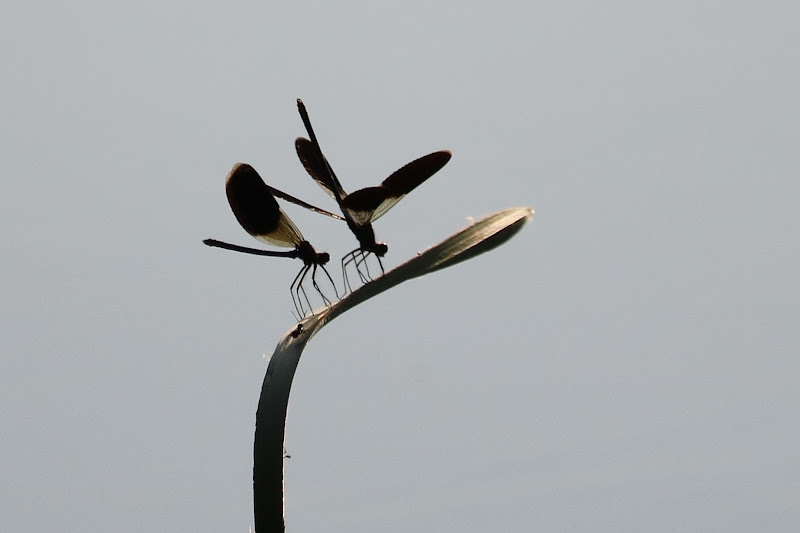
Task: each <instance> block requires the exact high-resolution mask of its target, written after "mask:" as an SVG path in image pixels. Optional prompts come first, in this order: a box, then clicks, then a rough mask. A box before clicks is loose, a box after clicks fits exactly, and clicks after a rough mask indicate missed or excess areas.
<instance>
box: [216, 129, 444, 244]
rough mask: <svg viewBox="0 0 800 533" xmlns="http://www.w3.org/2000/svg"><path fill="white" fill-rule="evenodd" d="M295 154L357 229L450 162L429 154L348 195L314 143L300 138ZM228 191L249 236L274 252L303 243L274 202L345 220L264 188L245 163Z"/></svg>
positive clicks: (228, 183)
mask: <svg viewBox="0 0 800 533" xmlns="http://www.w3.org/2000/svg"><path fill="white" fill-rule="evenodd" d="M295 148H296V150H297V155H298V157H299V158H300V161H301V162H302V164H303V166H304V167H305V169H306V171H307V172H308V173H309V174H310V175H311V177H312V178H314V181H316V182H317V183H318V184H319V186H320V187H322V189H323V190H325V192H327V193H328V194H329V195H330V196H331V197H332V198H334V199H335V200H336V201H337V202H338V203H339V206H340V208H341V210H342V213H343V214H344V215H345V217H346V218H349V219H350V220H351V221H352V222H353V223H355V224H356V225H357V226H364V225H367V224H371V223H372V222H374V221H375V220H377V219H378V218H380V217H381V216H383V215H384V214H385V213H386V212H387V211H389V209H391V208H392V207H393V206H394V205H395V204H396V203H397V202H399V201H400V200H401V199H402V198H403V197H404V196H405V195H406V194H408V193H409V192H411V191H412V190H413V189H414V188H416V187H417V186H418V185H420V184H421V183H422V182H423V181H425V180H426V179H428V178H429V177H430V176H432V175H433V174H435V173H436V172H437V171H438V170H439V169H441V168H442V167H443V166H444V165H445V164H446V163H447V162H448V161H449V160H450V152H447V151H440V152H434V153H432V154H428V155H426V156H423V157H420V158H419V159H416V160H414V161H412V162H411V163H408V164H407V165H405V166H403V167H402V168H400V169H399V170H397V171H395V172H394V173H392V174H391V175H390V176H389V177H388V178H386V179H385V180H383V182H382V183H381V184H380V185H378V186H375V187H366V188H364V189H359V190H357V191H355V192H353V193H352V194H349V195H348V194H347V193H345V191H344V189H342V186H341V184H340V183H339V180H338V178H337V177H336V174H334V172H333V170H332V169H331V167H330V165H329V164H328V162H327V160H326V159H325V156H324V155H322V154H321V153H320V151H319V150H318V149H316V147H315V146H314V145H313V143H312V142H311V141H309V140H308V139H304V138H302V137H300V138H298V139H297V140H296V141H295ZM225 189H226V192H227V195H228V200H229V202H230V204H231V208H232V210H233V212H234V215H236V218H237V220H238V221H239V223H240V224H241V225H242V227H243V228H244V229H245V231H247V232H248V233H249V234H250V235H252V236H253V237H255V238H256V239H258V240H259V241H261V242H264V243H268V244H272V245H275V246H283V247H288V248H294V247H296V246H297V245H298V244H299V243H300V242H302V241H304V240H305V239H304V238H303V235H302V233H300V230H298V229H297V226H295V225H294V223H293V222H292V221H291V219H290V218H289V217H288V216H287V215H286V214H285V213H284V212H283V210H282V209H281V208H280V206H279V205H278V202H277V201H276V200H275V198H274V197H275V196H277V197H278V198H281V199H283V200H286V201H288V202H291V203H294V204H297V205H300V206H302V207H305V208H307V209H310V210H312V211H315V212H317V213H321V214H324V215H327V216H330V217H332V218H336V219H339V220H342V217H341V216H339V215H335V214H333V213H330V212H328V211H325V210H324V209H320V208H318V207H315V206H313V205H311V204H308V203H306V202H303V201H302V200H299V199H297V198H295V197H293V196H290V195H288V194H286V193H284V192H281V191H279V190H277V189H274V188H272V187H270V186H268V185H266V183H264V181H263V180H262V179H261V177H260V176H259V175H258V173H257V172H256V171H255V169H253V167H251V166H250V165H247V164H244V163H238V164H237V165H236V166H234V168H233V170H231V172H230V174H228V178H227V179H226V183H225ZM248 204H250V205H248Z"/></svg>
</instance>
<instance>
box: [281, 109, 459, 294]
mask: <svg viewBox="0 0 800 533" xmlns="http://www.w3.org/2000/svg"><path fill="white" fill-rule="evenodd" d="M297 109H298V111H299V112H300V118H302V120H303V125H304V126H305V128H306V132H308V136H309V139H305V138H303V137H299V138H298V139H297V140H296V141H295V149H296V150H297V156H298V157H299V158H300V162H301V163H302V164H303V166H304V167H305V169H306V171H307V172H308V173H309V174H310V175H311V177H312V178H314V181H316V182H317V184H319V186H320V187H322V189H323V190H324V191H325V192H327V193H328V194H329V195H330V196H331V197H333V198H334V199H335V200H336V203H337V204H339V209H340V210H341V212H342V214H343V215H344V220H345V221H346V222H347V226H348V227H349V228H350V231H352V232H353V235H355V237H356V239H358V244H359V247H358V248H356V249H355V250H353V251H352V252H350V253H348V254H347V255H345V256H344V257H343V258H342V277H343V280H344V283H345V285H346V287H349V285H350V282H349V280H348V279H347V273H346V268H347V266H348V265H349V264H350V263H353V264H354V265H355V268H356V271H357V272H358V275H359V277H360V278H361V281H362V282H366V281H367V280H369V279H370V276H369V269H368V268H367V266H366V258H367V256H368V255H369V254H374V255H375V257H376V258H377V259H378V264H379V265H380V267H381V273H383V272H384V269H383V263H382V262H381V258H382V257H383V256H384V255H386V252H387V251H388V250H389V247H388V246H387V245H386V243H385V242H378V241H377V240H376V239H375V231H374V230H373V228H372V223H373V222H375V221H376V220H377V219H379V218H380V217H382V216H383V215H385V214H386V212H387V211H389V209H391V208H392V207H394V205H395V204H396V203H397V202H399V201H400V200H401V199H402V198H403V197H404V196H405V195H406V194H408V193H410V192H411V191H412V190H414V189H415V188H416V187H417V186H419V185H420V184H422V182H424V181H425V180H427V179H428V178H430V177H431V176H433V175H434V174H435V173H436V172H438V171H439V170H440V169H441V168H442V167H443V166H445V165H446V164H447V162H448V161H450V157H451V156H452V154H451V153H450V152H449V151H447V150H441V151H438V152H433V153H431V154H428V155H425V156H422V157H420V158H419V159H416V160H414V161H412V162H410V163H408V164H407V165H405V166H403V167H402V168H400V169H399V170H396V171H395V172H393V173H392V174H391V175H390V176H389V177H388V178H386V179H385V180H383V182H382V183H381V184H380V185H377V186H375V187H366V188H364V189H359V190H357V191H354V192H352V193H350V194H347V193H346V192H345V191H344V189H343V188H342V185H341V183H340V182H339V179H338V178H337V177H336V173H335V172H334V171H333V168H332V167H331V166H330V164H329V163H328V160H327V159H326V158H325V156H324V155H323V153H322V149H321V148H320V146H319V142H318V141H317V137H316V135H315V134H314V129H313V128H312V126H311V120H310V119H309V117H308V111H306V107H305V105H304V104H303V101H302V100H300V99H298V100H297ZM362 264H363V265H364V267H365V270H366V275H365V274H364V273H362V271H361V269H360V266H361V265H362ZM351 290H352V289H351Z"/></svg>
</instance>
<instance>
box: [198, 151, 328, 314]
mask: <svg viewBox="0 0 800 533" xmlns="http://www.w3.org/2000/svg"><path fill="white" fill-rule="evenodd" d="M225 193H226V195H227V196H228V203H229V204H230V206H231V210H232V211H233V214H234V216H235V217H236V220H238V221H239V224H240V225H241V226H242V228H244V230H245V231H246V232H247V233H249V234H250V235H252V236H253V237H254V238H256V239H257V240H259V241H261V242H263V243H266V244H272V245H275V246H283V247H286V248H294V249H293V250H290V251H275V250H260V249H257V248H249V247H246V246H239V245H236V244H229V243H227V242H222V241H218V240H216V239H205V240H204V241H203V243H205V244H206V245H208V246H214V247H217V248H225V249H226V250H233V251H235V252H242V253H248V254H253V255H266V256H269V257H289V258H292V259H294V258H298V259H300V260H301V261H303V268H302V269H300V272H299V273H298V274H297V276H295V278H294V280H293V281H292V284H291V285H290V286H289V292H290V294H291V295H292V303H294V307H295V310H296V311H297V313H298V314H299V315H300V317H301V318H302V317H304V316H305V315H306V313H305V308H304V307H303V299H305V302H306V304H308V309H309V311H311V308H312V307H311V302H310V301H309V299H308V294H307V293H306V290H305V288H304V287H303V281H304V280H305V277H306V274H308V271H309V270H311V281H312V283H313V285H314V288H315V289H316V290H317V292H318V293H319V295H320V296H321V297H322V300H323V301H324V302H325V304H327V305H330V304H331V301H330V299H328V297H326V296H325V294H324V293H323V292H322V290H321V289H320V287H319V285H318V284H317V279H316V275H317V267H320V268H321V269H322V271H323V272H325V275H327V276H328V279H329V280H330V282H331V285H333V290H334V293H336V297H337V298H338V297H339V293H338V291H337V290H336V284H335V283H334V282H333V278H331V275H330V274H329V273H328V270H327V269H326V268H325V264H326V263H327V262H328V261H329V260H330V255H329V254H328V253H327V252H318V251H316V250H315V249H314V247H313V246H312V245H311V243H309V242H308V241H307V240H305V239H304V238H303V234H302V233H300V230H298V229H297V226H295V225H294V223H293V222H292V221H291V219H290V218H289V217H288V216H287V215H286V213H284V212H283V210H282V209H281V208H280V206H279V205H278V201H277V200H275V196H277V197H279V198H282V199H286V200H288V201H290V202H293V203H295V204H298V205H301V206H303V207H306V208H307V209H311V210H312V211H316V212H319V213H322V214H327V215H328V216H331V217H333V218H341V217H339V216H338V215H335V214H333V213H329V212H327V211H325V210H324V209H320V208H318V207H314V206H313V205H311V204H307V203H305V202H303V201H302V200H299V199H297V198H295V197H293V196H290V195H288V194H286V193H284V192H281V191H279V190H277V189H275V188H273V187H270V186H268V185H267V184H266V183H264V180H263V179H261V176H259V175H258V172H256V170H255V169H254V168H253V167H251V166H250V165H248V164H246V163H237V164H236V165H234V166H233V169H232V170H231V171H230V172H229V173H228V176H227V178H225ZM301 294H302V298H301Z"/></svg>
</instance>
